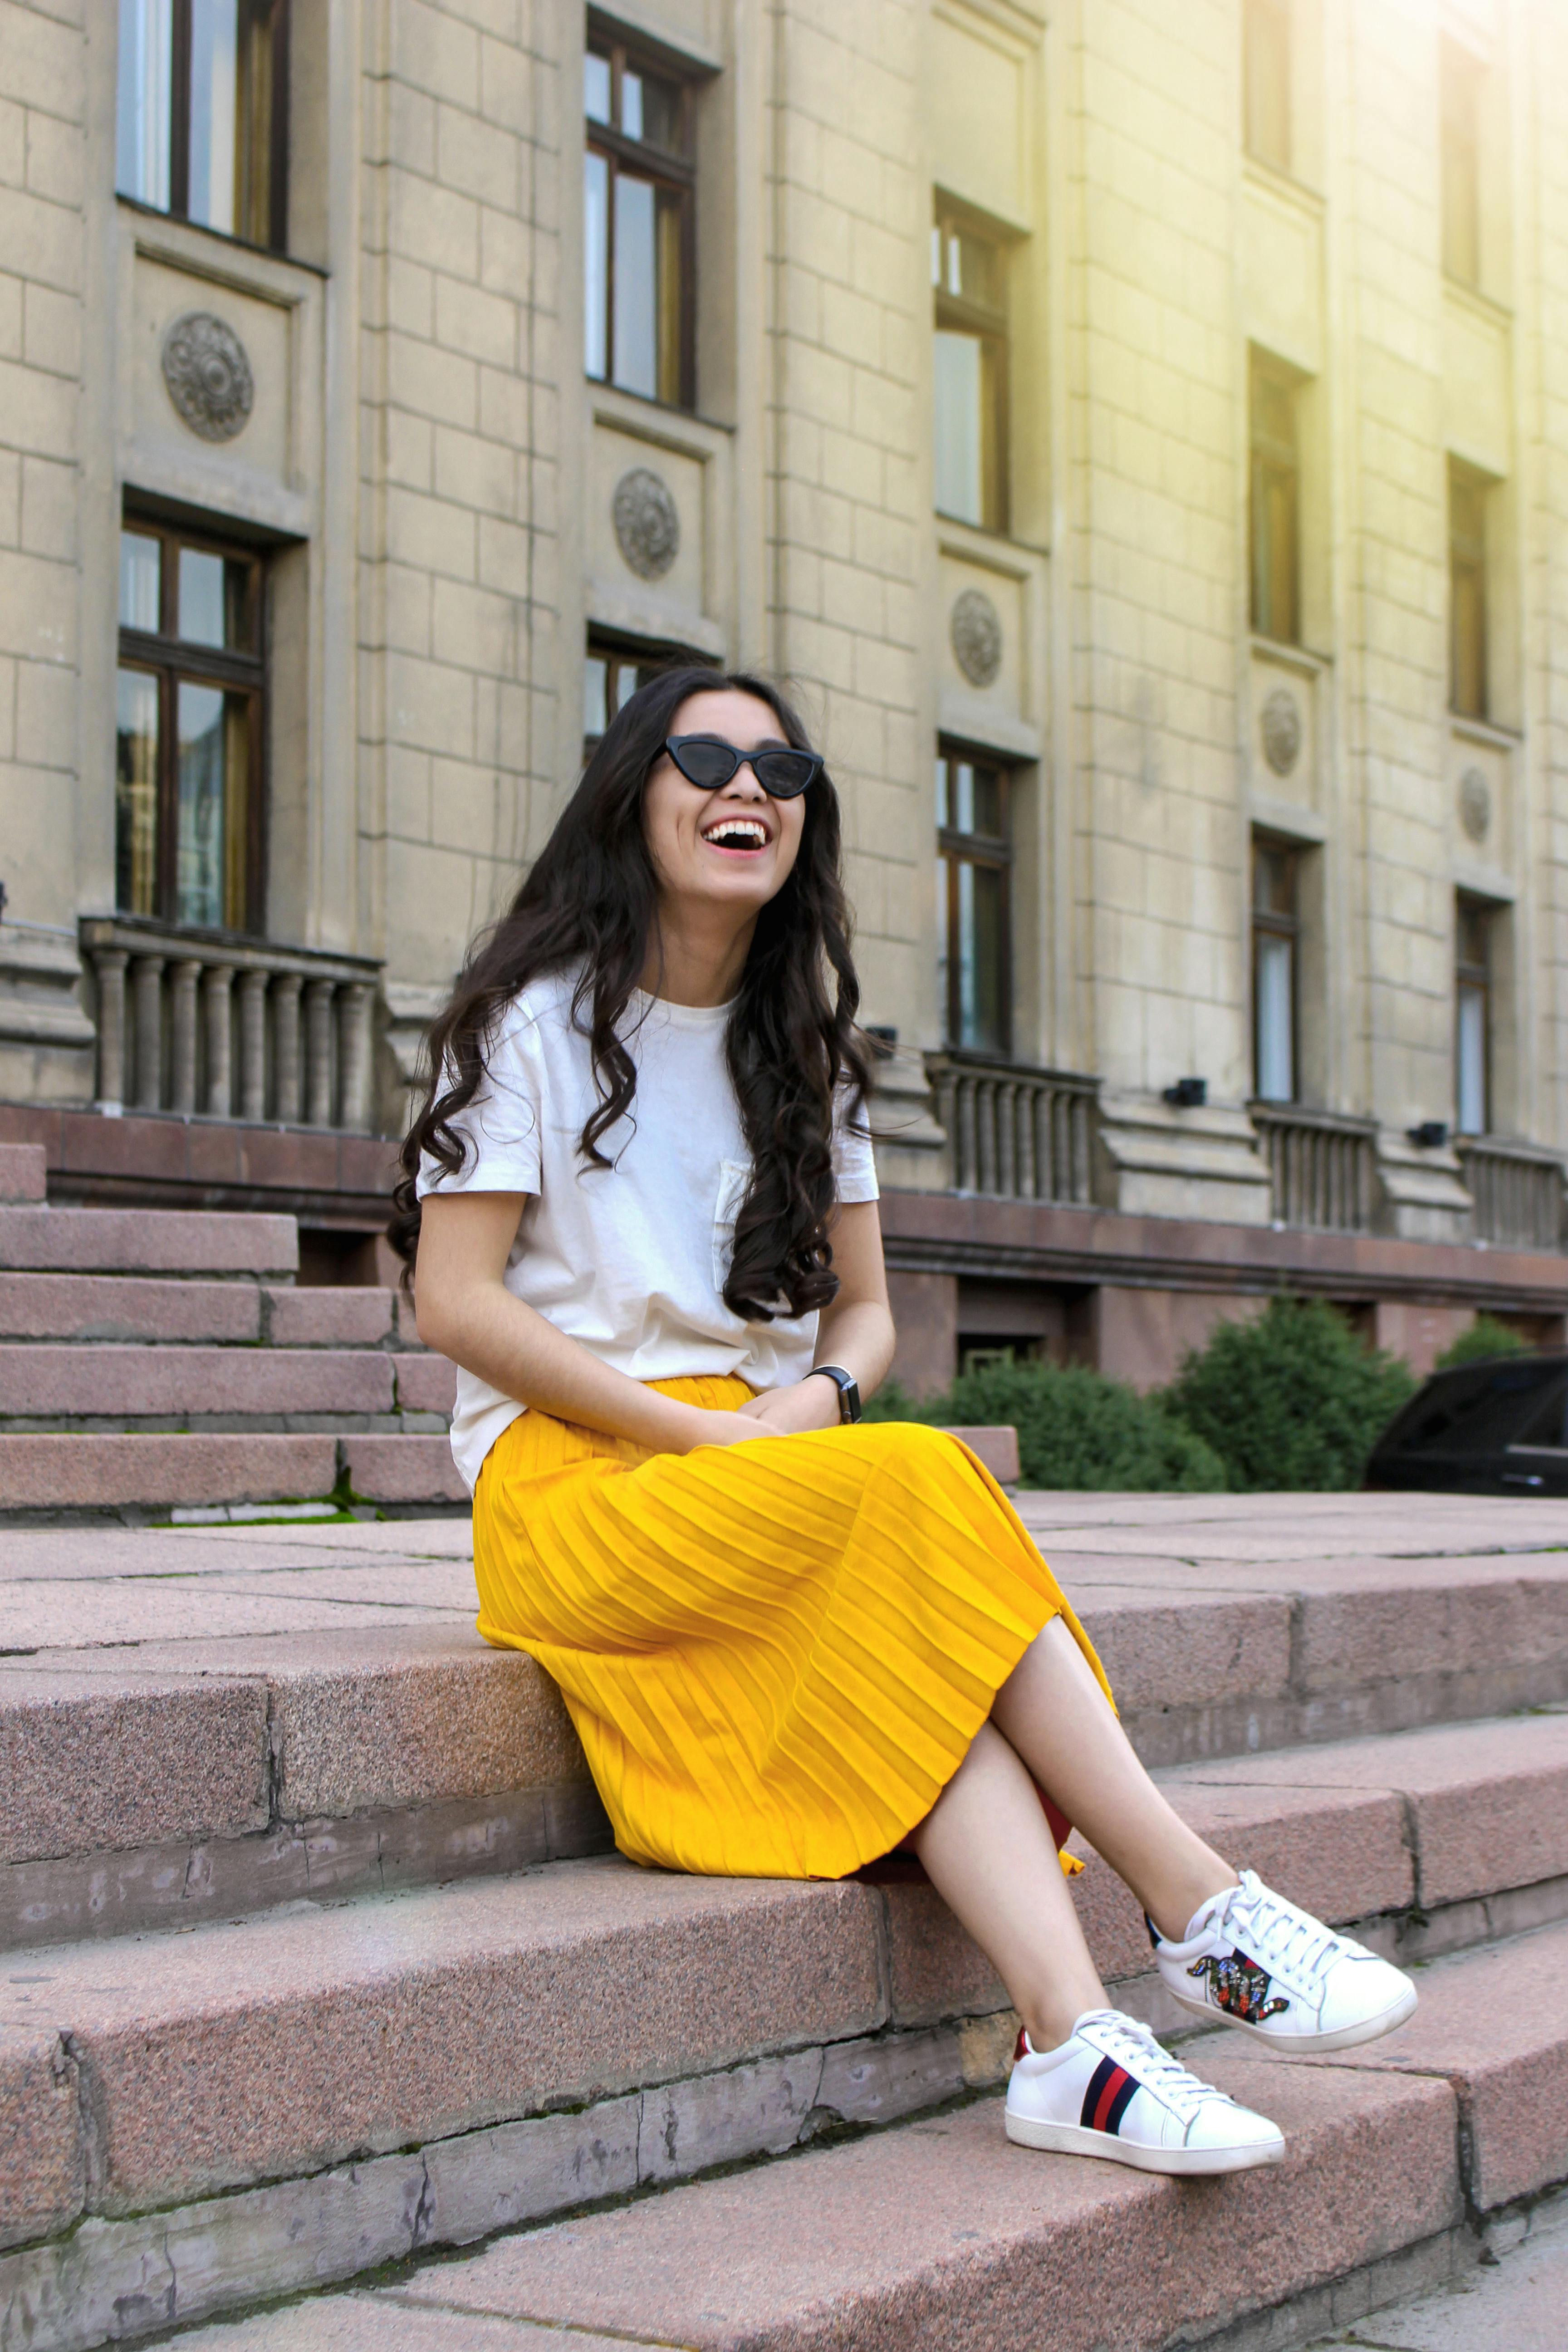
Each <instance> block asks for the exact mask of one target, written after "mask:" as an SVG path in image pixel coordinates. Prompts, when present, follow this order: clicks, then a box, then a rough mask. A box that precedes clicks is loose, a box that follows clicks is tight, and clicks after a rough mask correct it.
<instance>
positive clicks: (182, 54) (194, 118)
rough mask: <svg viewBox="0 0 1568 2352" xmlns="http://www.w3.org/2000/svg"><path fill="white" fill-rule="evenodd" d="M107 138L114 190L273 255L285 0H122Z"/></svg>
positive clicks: (281, 167)
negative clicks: (112, 123)
mask: <svg viewBox="0 0 1568 2352" xmlns="http://www.w3.org/2000/svg"><path fill="white" fill-rule="evenodd" d="M105 5H106V0H105ZM115 145H116V165H115V185H116V187H117V188H118V189H119V191H120V193H121V195H122V196H134V197H135V199H136V201H137V202H138V203H139V204H143V205H153V207H154V208H155V209H156V210H157V211H159V212H163V213H174V214H176V215H178V216H179V217H180V218H181V219H183V220H191V221H196V222H199V223H200V225H201V226H203V227H204V228H215V229H220V230H222V232H223V233H224V235H225V236H237V237H243V238H245V239H246V241H247V243H248V244H251V245H263V246H270V247H274V248H275V249H276V250H278V251H279V252H281V251H282V250H283V248H284V247H285V245H286V244H287V241H288V234H289V203H288V155H289V0H120V67H119V92H118V104H117V121H116V142H115Z"/></svg>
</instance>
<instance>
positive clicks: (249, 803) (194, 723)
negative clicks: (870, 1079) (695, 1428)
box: [0, 0, 1568, 1388]
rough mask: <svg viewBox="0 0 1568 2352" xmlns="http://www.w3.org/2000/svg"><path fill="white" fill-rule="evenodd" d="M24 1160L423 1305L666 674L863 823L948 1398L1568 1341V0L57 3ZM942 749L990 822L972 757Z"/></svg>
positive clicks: (49, 98) (911, 1179)
mask: <svg viewBox="0 0 1568 2352" xmlns="http://www.w3.org/2000/svg"><path fill="white" fill-rule="evenodd" d="M0 61H3V63H4V68H5V70H4V73H3V74H0V89H3V90H4V92H5V95H4V97H3V98H0V222H3V224H4V227H5V236H4V238H3V240H0V388H3V393H4V397H3V398H0V881H3V882H4V885H5V904H4V908H3V909H0V1134H3V1135H5V1137H7V1138H14V1137H22V1136H32V1137H37V1138H38V1139H41V1140H43V1141H44V1142H45V1143H46V1145H47V1150H48V1153H49V1160H50V1185H51V1192H52V1193H54V1194H55V1195H56V1196H57V1197H58V1198H61V1199H65V1200H85V1199H100V1200H101V1199H117V1198H118V1199H133V1200H138V1201H144V1202H207V1203H211V1204H214V1205H220V1204H221V1205H245V1204H251V1205H262V1204H273V1205H277V1206H280V1207H286V1208H291V1209H294V1210H295V1211H296V1212H297V1213H299V1214H300V1217H301V1220H302V1223H303V1226H304V1228H305V1231H306V1234H307V1237H308V1244H309V1246H308V1250H307V1265H308V1268H309V1270H310V1272H312V1273H314V1274H315V1276H317V1277H318V1278H322V1279H336V1280H342V1279H361V1278H363V1279H369V1278H373V1277H374V1269H375V1265H376V1250H375V1244H374V1231H375V1228H376V1224H377V1222H378V1220H379V1217H380V1215H381V1213H382V1203H383V1200H384V1191H385V1187H386V1182H387V1161H388V1157H389V1154H388V1150H387V1147H386V1142H385V1140H384V1139H385V1138H386V1137H387V1136H388V1135H391V1134H395V1132H396V1131H397V1130H398V1125H399V1121H400V1118H401V1117H402V1113H403V1108H404V1104H405V1087H406V1083H407V1081H408V1078H409V1076H410V1075H411V1073H412V1071H413V1069H414V1067H415V1065H416V1057H417V1054H418V1049H419V1040H420V1035H421V1032H422V1028H423V1024H424V1023H425V1022H426V1020H427V1018H428V1016H429V1013H430V1012H431V1011H432V1009H433V1008H434V1006H435V1005H436V1004H437V1003H438V1002H439V999H440V996H441V993H442V991H443V988H444V985H445V983H446V982H447V980H448V979H449V976H450V974H451V972H452V971H453V970H454V968H455V965H456V963H457V961H458V957H459V955H460V953H461V950H462V948H463V945H464V943H465V942H466V940H468V937H469V936H470V934H471V933H472V932H473V930H474V929H476V927H477V926H479V924H480V923H482V922H483V921H484V920H485V919H486V918H487V917H488V916H489V914H490V913H491V912H492V911H493V910H494V909H495V908H496V907H497V905H498V903H499V902H500V900H501V899H502V898H504V896H505V894H506V892H507V890H508V888H509V887H510V884H511V881H512V879H513V877H514V876H515V875H516V873H517V872H518V869H519V867H520V866H521V865H522V864H523V863H524V862H525V861H526V860H527V859H528V857H529V856H531V854H532V853H533V852H534V851H535V850H536V849H537V847H538V846H539V845H540V843H541V842H542V839H543V837H544V835H545V834H546V832H547V831H548V828H549V826H550V824H551V823H552V818H553V815H554V814H555V813H556V811H557V810H558V809H559V808H560V806H561V804H562V802H563V796H564V795H565V794H566V793H568V792H569V791H570V789H571V787H572V784H573V782H574V778H575V776H576V774H577V772H578V771H579V769H580V766H581V761H582V758H583V751H584V740H585V737H589V736H591V735H592V734H593V733H594V731H595V729H596V728H597V727H599V726H602V725H603V723H604V718H605V712H606V711H607V710H608V709H609V708H611V707H612V706H613V704H614V702H615V699H616V697H617V696H618V695H620V694H621V693H622V692H624V691H625V690H626V686H627V684H628V682H630V683H635V680H636V677H637V675H638V673H639V671H640V670H642V669H644V668H646V667H647V666H648V665H650V664H652V663H655V662H657V661H658V660H660V659H662V658H665V657H667V656H668V655H669V654H670V653H671V652H672V651H673V650H675V649H678V648H686V649H695V650H697V651H699V652H701V653H705V654H709V655H711V656H715V657H717V658H721V659H723V660H725V661H727V662H731V663H742V664H752V665H757V666H761V667H765V668H767V669H770V670H772V671H773V672H775V673H777V674H778V675H779V676H781V677H784V679H785V680H787V681H788V682H789V683H790V684H791V686H792V687H793V688H794V689H795V692H796V693H797V694H798V696H799V697H800V698H801V700H802V702H803V703H804V705H805V709H806V710H807V711H808V713H809V714H810V717H811V719H812V721H813V723H814V725H815V726H816V728H817V729H818V730H819V733H820V739H821V740H822V742H823V745H824V747H825V748H826V751H827V753H828V755H829V759H830V761H831V763H832V767H833V771H834V773H835V775H836V778H837V782H838V784H839V788H840V790H841V792H842V793H843V795H844V798H845V802H846V807H847V837H848V842H849V867H850V883H851V888H852V892H853V897H854V900H855V904H856V908H857V912H858V926H859V933H858V936H859V952H860V958H861V962H862V968H863V975H864V980H865V983H866V1003H865V1013H866V1017H867V1019H868V1022H870V1023H871V1024H875V1025H876V1027H877V1028H878V1030H879V1032H880V1033H881V1038H882V1044H883V1045H884V1048H885V1060H884V1064H883V1079H884V1084H883V1088H882V1092H881V1095H880V1097H879V1105H878V1109H877V1113H876V1118H877V1124H878V1128H879V1150H880V1157H881V1161H882V1168H883V1176H884V1181H885V1183H886V1185H887V1187H888V1188H889V1190H888V1199H887V1204H886V1226H887V1231H888V1234H889V1262H890V1265H891V1266H892V1268H893V1271H894V1281H895V1288H896V1291H897V1305H898V1307H899V1312H900V1332H901V1349H902V1354H901V1360H900V1369H901V1370H902V1371H903V1373H904V1376H905V1377H906V1378H907V1379H908V1380H909V1381H910V1383H911V1384H912V1385H914V1386H915V1387H917V1388H929V1387H931V1386H932V1385H935V1384H937V1383H939V1382H940V1381H942V1380H943V1379H944V1378H945V1377H946V1376H947V1375H948V1374H949V1373H950V1372H951V1370H952V1368H953V1366H954V1364H955V1363H956V1362H957V1361H959V1360H960V1359H961V1358H962V1357H964V1356H973V1354H974V1353H976V1352H977V1351H979V1352H984V1351H986V1350H991V1349H999V1348H1013V1349H1020V1350H1045V1351H1047V1352H1050V1353H1053V1354H1056V1355H1058V1356H1061V1355H1066V1356H1073V1357H1077V1358H1080V1359H1082V1360H1091V1361H1096V1362H1099V1363H1100V1364H1101V1365H1103V1366H1104V1367H1105V1368H1107V1369H1109V1370H1114V1371H1116V1372H1118V1373H1120V1374H1122V1375H1124V1376H1126V1377H1128V1378H1131V1379H1133V1380H1136V1381H1140V1382H1149V1381H1154V1380H1158V1379H1161V1378H1163V1377H1164V1376H1166V1374H1167V1373H1168V1372H1169V1370H1170V1369H1171V1368H1172V1366H1173V1363H1174V1361H1175V1360H1176V1358H1177V1357H1178V1355H1179V1353H1180V1351H1181V1349H1183V1348H1184V1346H1186V1345H1187V1344H1190V1343H1191V1342H1192V1341H1194V1340H1195V1339H1199V1338H1201V1336H1202V1335H1203V1333H1204V1332H1205V1330H1206V1329H1207V1328H1210V1326H1211V1325H1212V1323H1213V1322H1214V1320H1215V1318H1216V1317H1218V1316H1222V1315H1227V1314H1237V1313H1247V1312H1251V1311H1255V1309H1256V1307H1257V1305H1258V1302H1259V1301H1261V1300H1262V1299H1263V1298H1265V1297H1267V1296H1268V1294H1269V1293H1270V1292H1271V1291H1272V1290H1275V1289H1278V1288H1279V1287H1281V1286H1288V1287H1293V1288H1296V1289H1301V1290H1306V1291H1308V1292H1310V1293H1314V1294H1318V1295H1322V1296H1325V1297H1331V1298H1333V1299H1335V1300H1336V1301H1338V1302H1339V1303H1340V1304H1342V1306H1343V1307H1345V1308H1346V1310H1347V1311H1349V1312H1351V1313H1352V1314H1353V1315H1355V1316H1356V1317H1357V1318H1358V1319H1359V1320H1360V1322H1361V1323H1362V1325H1363V1328H1365V1329H1366V1330H1367V1332H1368V1334H1369V1336H1374V1337H1376V1338H1378V1339H1383V1340H1384V1341H1387V1342H1390V1343H1392V1344H1394V1345H1395V1346H1397V1347H1399V1348H1401V1349H1404V1350H1405V1352H1406V1353H1407V1354H1409V1355H1410V1356H1411V1357H1412V1358H1413V1359H1414V1360H1416V1361H1417V1362H1426V1361H1429V1360H1430V1358H1431V1356H1432V1354H1433V1352H1434V1351H1435V1349H1436V1348H1437V1347H1438V1346H1439V1345H1440V1344H1442V1342H1443V1341H1444V1340H1445V1339H1447V1338H1448V1337H1449V1336H1451V1335H1452V1333H1453V1332H1454V1331H1455V1330H1456V1329H1458V1328H1460V1326H1462V1324H1463V1323H1464V1322H1466V1321H1467V1320H1468V1318H1470V1317H1471V1316H1472V1315H1473V1314H1474V1312H1475V1311H1476V1310H1477V1308H1478V1307H1487V1308H1489V1310H1490V1311H1493V1312H1498V1313H1502V1314H1504V1315H1507V1316H1510V1317H1512V1318H1514V1319H1515V1320H1516V1321H1518V1322H1519V1323H1521V1326H1523V1327H1524V1328H1528V1329H1529V1330H1531V1332H1532V1333H1533V1334H1535V1335H1536V1336H1539V1337H1543V1338H1550V1337H1561V1336H1562V1334H1563V1308H1564V1305H1565V1304H1568V1278H1565V1277H1568V1265H1565V1261H1564V1259H1563V1255H1562V1254H1561V1253H1562V1245H1563V1153H1564V1151H1565V1150H1568V1072H1565V1070H1564V1066H1563V1064H1564V1048H1565V1046H1568V986H1565V982H1568V866H1565V862H1564V861H1565V856H1568V163H1565V162H1564V157H1565V156H1568V17H1565V16H1564V15H1563V11H1562V10H1561V9H1560V8H1559V7H1558V6H1556V5H1554V0H1191V5H1184V6H1183V7H1181V8H1179V9H1178V8H1173V7H1171V6H1169V5H1164V0H1059V5H1057V0H1052V5H1044V0H854V5H851V6H847V7H846V6H844V5H837V6H830V5H826V0H623V5H621V6H620V7H619V8H617V9H616V10H615V11H604V12H601V11H600V10H599V9H598V8H597V7H590V8H588V9H587V10H586V11H584V9H583V8H582V7H580V6H578V5H575V0H360V5H356V0H291V5H290V0H0ZM933 777H934V787H933Z"/></svg>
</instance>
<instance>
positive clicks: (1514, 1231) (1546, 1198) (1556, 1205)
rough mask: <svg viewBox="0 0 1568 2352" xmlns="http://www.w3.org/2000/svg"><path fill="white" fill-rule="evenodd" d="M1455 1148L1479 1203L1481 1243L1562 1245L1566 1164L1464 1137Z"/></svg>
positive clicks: (1531, 1149) (1536, 1149) (1532, 1149)
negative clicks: (1564, 1165)
mask: <svg viewBox="0 0 1568 2352" xmlns="http://www.w3.org/2000/svg"><path fill="white" fill-rule="evenodd" d="M1454 1150H1455V1152H1456V1154H1457V1156H1458V1162H1459V1166H1460V1168H1461V1170H1462V1171H1463V1172H1464V1180H1465V1190H1466V1191H1467V1192H1468V1194H1469V1196H1470V1198H1471V1200H1472V1201H1473V1202H1475V1204H1476V1211H1475V1223H1474V1226H1473V1229H1472V1230H1473V1232H1474V1234H1475V1238H1476V1240H1477V1241H1479V1242H1492V1243H1495V1244H1498V1246H1499V1247H1500V1248H1506V1249H1539V1250H1560V1249H1561V1248H1562V1247H1563V1162H1562V1160H1560V1159H1559V1158H1558V1157H1557V1155H1556V1153H1555V1152H1552V1151H1547V1150H1542V1147H1541V1146H1540V1145H1538V1144H1529V1143H1502V1142H1499V1141H1497V1140H1496V1139H1494V1138H1492V1137H1491V1136H1464V1135H1461V1136H1459V1137H1458V1138H1457V1139H1456V1140H1455V1144H1454Z"/></svg>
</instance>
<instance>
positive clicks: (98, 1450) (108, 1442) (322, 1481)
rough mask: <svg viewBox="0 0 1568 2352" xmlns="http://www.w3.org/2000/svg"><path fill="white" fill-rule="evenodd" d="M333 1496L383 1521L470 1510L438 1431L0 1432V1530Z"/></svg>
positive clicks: (145, 1518) (143, 1519) (146, 1518)
mask: <svg viewBox="0 0 1568 2352" xmlns="http://www.w3.org/2000/svg"><path fill="white" fill-rule="evenodd" d="M400 1447H412V1448H414V1449H415V1451H414V1452H413V1453H412V1454H406V1455H403V1454H398V1453H397V1452H396V1451H395V1450H393V1449H396V1448H400ZM335 1496H341V1497H342V1501H343V1502H344V1503H345V1504H349V1503H353V1502H360V1503H368V1504H374V1505H375V1506H376V1507H378V1508H379V1509H383V1510H384V1512H385V1513H386V1515H387V1516H388V1517H403V1516H405V1515H406V1516H413V1515H414V1514H415V1513H417V1514H418V1515H419V1516H421V1517H433V1516H436V1515H437V1514H440V1513H444V1512H447V1511H449V1510H454V1509H455V1510H460V1511H462V1512H465V1513H466V1512H467V1511H468V1509H469V1508H470V1507H471V1505H470V1501H469V1496H468V1489H467V1487H466V1486H464V1485H463V1482H462V1479H461V1477H460V1476H459V1475H458V1468H457V1465H456V1464H455V1463H454V1462H453V1460H452V1450H451V1447H450V1445H449V1444H448V1443H447V1439H446V1437H445V1436H443V1435H441V1434H440V1433H438V1432H428V1431H413V1432H408V1431H397V1432H373V1433H354V1434H351V1435H346V1436H339V1435H338V1434H337V1433H336V1432H335V1431H327V1432H324V1433H323V1432H315V1433H303V1434H301V1433H298V1432H292V1433H279V1432H275V1431H268V1430H263V1431H259V1432H243V1433H242V1432H235V1431H219V1432H207V1431H200V1432H197V1431H178V1430H175V1431H167V1432H163V1433H159V1434H155V1435H154V1434H148V1433H141V1432H131V1433H120V1432H108V1433H87V1434H82V1433H74V1432H60V1431H48V1430H45V1431H33V1432H26V1433H21V1434H15V1433H5V1432H0V1525H10V1526H68V1525H91V1524H92V1523H93V1522H94V1521H95V1520H96V1521H100V1522H101V1521H104V1520H110V1521H120V1522H121V1523H123V1522H124V1520H125V1518H126V1517H127V1515H128V1514H133V1515H134V1517H133V1518H132V1524H135V1525H142V1524H147V1523H149V1522H152V1521H155V1520H157V1519H160V1518H166V1517H169V1516H170V1514H171V1513H172V1512H174V1511H175V1510H179V1509H191V1508H203V1507H218V1506H225V1507H227V1506H232V1505H234V1504H245V1505H251V1504H267V1503H278V1504H292V1503H299V1502H313V1501H321V1502H323V1503H325V1502H327V1501H329V1500H331V1499H332V1498H333V1497H335Z"/></svg>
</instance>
